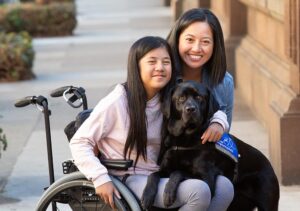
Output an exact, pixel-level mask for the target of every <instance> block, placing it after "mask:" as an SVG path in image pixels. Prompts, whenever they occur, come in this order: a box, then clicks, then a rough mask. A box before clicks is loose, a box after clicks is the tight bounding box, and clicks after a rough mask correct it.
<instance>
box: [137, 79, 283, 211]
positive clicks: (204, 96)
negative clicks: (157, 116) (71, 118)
mask: <svg viewBox="0 0 300 211" xmlns="http://www.w3.org/2000/svg"><path fill="white" fill-rule="evenodd" d="M218 109H219V105H218V103H217V102H216V100H215V98H214V96H213V95H212V94H211V92H210V90H209V89H208V88H206V87H205V86H203V85H201V84H199V83H196V82H192V81H188V82H182V83H179V84H178V85H177V86H176V87H175V89H174V90H173V91H172V93H171V94H170V97H169V99H166V100H165V102H164V103H163V111H164V120H165V126H166V128H167V133H168V134H167V135H166V138H165V139H164V140H163V143H162V146H161V153H160V154H161V155H160V158H159V162H160V170H159V171H158V172H155V173H153V174H151V175H150V176H149V178H148V182H147V185H146V187H145V190H144V193H143V197H142V202H141V203H142V206H143V208H144V209H149V208H150V207H151V205H152V204H153V201H154V198H155V195H156V192H157V185H158V182H159V179H160V178H161V177H170V179H169V182H168V183H167V185H166V188H165V193H164V203H165V205H166V206H170V205H172V204H173V202H174V200H175V198H176V191H177V187H178V185H179V183H180V182H181V181H183V180H184V179H187V178H198V179H201V180H204V181H205V182H206V183H207V184H208V186H209V187H210V190H211V193H212V196H213V194H214V191H215V182H216V178H217V176H218V175H224V176H226V177H227V178H229V179H230V180H231V181H232V182H233V183H234V192H235V193H234V194H235V195H234V199H233V201H232V203H231V205H230V207H229V208H228V210H232V211H237V210H239V211H252V210H253V209H254V208H255V207H257V208H258V210H259V211H276V210H278V201H279V184H278V180H277V177H276V175H275V173H274V170H273V168H272V166H271V164H270V162H269V161H268V159H267V158H266V157H265V156H264V155H263V154H262V153H261V152H260V151H259V150H257V149H255V148H254V147H252V146H250V145H248V144H246V143H244V142H243V141H241V140H239V139H238V138H236V137H234V136H232V135H230V137H231V138H232V139H233V141H234V142H235V144H236V145H237V148H238V151H239V155H240V157H239V159H238V163H237V164H236V163H235V162H234V161H233V160H232V159H231V158H229V157H228V156H227V155H225V154H223V153H221V152H220V151H217V150H216V148H215V144H214V143H206V144H201V141H200V137H201V136H202V134H203V132H204V131H205V130H206V129H207V127H208V125H209V120H210V118H211V117H212V115H213V114H214V113H215V112H216V111H217V110H218ZM176 148H177V149H176ZM235 165H237V166H236V167H237V169H238V172H237V174H236V173H235V171H234V169H235ZM234 176H236V177H235V178H236V179H235V180H233V178H234Z"/></svg>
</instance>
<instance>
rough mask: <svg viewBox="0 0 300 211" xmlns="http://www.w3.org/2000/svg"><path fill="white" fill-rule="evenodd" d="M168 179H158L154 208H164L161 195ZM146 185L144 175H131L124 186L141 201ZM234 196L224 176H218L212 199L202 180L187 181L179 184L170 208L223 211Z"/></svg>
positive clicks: (192, 210) (229, 183)
mask: <svg viewBox="0 0 300 211" xmlns="http://www.w3.org/2000/svg"><path fill="white" fill-rule="evenodd" d="M168 180H169V179H168V178H162V179H160V182H159V186H158V192H157V195H156V198H155V201H154V206H156V207H160V208H165V206H164V203H163V193H164V189H165V185H166V183H167V182H168ZM146 183H147V176H145V175H131V176H129V177H128V178H127V180H126V185H127V186H128V187H129V188H130V189H131V190H132V191H133V192H134V193H135V194H136V196H137V197H138V198H139V199H141V197H142V194H143V190H144V188H145V186H146ZM233 195H234V190H233V185H232V183H231V182H230V180H228V179H227V178H226V177H224V176H218V178H217V182H216V191H215V195H214V197H213V198H211V193H210V190H209V187H208V185H207V184H206V183H205V182H203V181H202V180H198V179H188V180H185V181H183V182H181V183H180V185H179V187H178V190H177V199H176V201H175V202H174V204H173V205H172V206H171V207H170V208H175V207H180V209H179V210H180V211H204V210H206V211H224V210H226V209H227V208H228V206H229V205H230V203H231V201H232V199H233Z"/></svg>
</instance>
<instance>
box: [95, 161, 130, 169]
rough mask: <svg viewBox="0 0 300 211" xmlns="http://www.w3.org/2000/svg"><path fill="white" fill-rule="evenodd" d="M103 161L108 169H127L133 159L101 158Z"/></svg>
mask: <svg viewBox="0 0 300 211" xmlns="http://www.w3.org/2000/svg"><path fill="white" fill-rule="evenodd" d="M100 161H101V163H102V164H103V165H104V166H105V167H106V168H108V169H115V170H127V169H128V168H129V167H131V166H132V164H133V160H123V159H102V158H101V159H100Z"/></svg>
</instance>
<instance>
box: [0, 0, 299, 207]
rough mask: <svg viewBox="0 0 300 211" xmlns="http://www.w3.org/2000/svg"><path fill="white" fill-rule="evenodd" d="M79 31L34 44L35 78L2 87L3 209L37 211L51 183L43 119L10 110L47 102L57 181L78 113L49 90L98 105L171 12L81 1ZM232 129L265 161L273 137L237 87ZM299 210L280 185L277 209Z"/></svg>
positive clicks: (158, 0) (164, 27) (146, 4)
mask: <svg viewBox="0 0 300 211" xmlns="http://www.w3.org/2000/svg"><path fill="white" fill-rule="evenodd" d="M76 3H77V10H78V27H77V28H76V31H75V34H74V36H72V37H63V38H43V39H34V48H35V50H36V59H35V64H34V72H35V74H36V75H37V78H36V79H35V80H32V81H24V82H18V83H3V84H0V96H1V97H0V115H1V116H0V126H1V127H2V128H3V129H4V132H5V133H6V135H7V137H8V139H9V144H8V149H7V151H5V152H4V153H3V154H2V157H1V159H0V167H1V171H0V178H1V180H0V190H3V192H2V193H0V210H1V211H2V210H3V211H11V210H20V211H26V210H28V211H32V210H34V206H35V203H36V202H37V200H38V198H39V196H40V195H41V194H42V192H43V187H45V186H47V185H48V169H47V160H46V145H45V133H44V123H43V116H42V114H41V112H39V111H38V110H37V109H36V108H34V107H33V106H28V107H26V108H22V109H16V108H14V107H13V104H14V101H15V100H16V99H19V98H21V97H24V96H28V95H44V96H45V97H47V98H48V100H49V108H50V109H51V111H52V115H51V120H50V121H51V130H52V141H53V148H54V149H53V151H54V163H55V164H56V165H55V173H56V175H55V176H56V179H57V178H59V177H60V176H62V170H61V166H60V165H61V162H62V161H63V160H65V159H68V158H70V157H71V156H70V152H69V149H68V143H67V141H66V137H65V136H64V133H63V128H64V126H65V125H66V124H67V123H68V122H70V121H71V120H73V118H74V116H75V114H76V113H78V111H79V110H78V109H77V110H76V109H72V108H70V107H69V106H68V105H67V104H66V103H65V102H64V101H63V100H62V99H52V98H50V97H49V93H50V91H51V90H53V89H55V88H58V87H60V86H65V85H74V86H82V87H84V88H85V89H86V92H87V97H88V100H89V107H94V106H95V104H96V103H97V102H98V100H99V99H100V98H101V97H103V96H104V95H105V94H106V93H107V92H108V91H109V90H110V89H111V87H112V86H113V85H114V84H116V83H118V82H123V81H124V80H125V77H126V60H127V53H128V50H129V47H130V45H131V44H132V43H133V42H134V41H135V40H136V39H137V38H140V37H141V36H145V35H158V36H161V37H166V35H167V33H168V31H169V29H170V26H171V9H170V8H166V7H163V6H162V5H163V4H162V3H163V1H162V0H151V1H140V0H122V1H119V0H110V1H105V0H77V2H76ZM231 132H232V133H233V134H235V135H236V136H238V137H240V138H241V139H243V140H245V141H246V142H248V143H250V144H252V145H254V146H255V147H257V148H258V149H260V150H261V151H262V152H263V153H265V154H266V155H267V156H268V153H269V152H268V135H267V133H266V131H265V129H264V128H263V127H262V126H261V124H260V123H259V122H258V121H257V120H256V119H255V118H254V117H253V115H252V114H251V112H250V111H249V109H248V108H247V107H246V106H245V105H244V104H243V101H242V99H241V98H240V96H239V94H238V90H236V99H235V110H234V114H233V123H232V129H231ZM299 208H300V187H299V186H292V187H281V198H280V209H279V210H280V211H297V210H299Z"/></svg>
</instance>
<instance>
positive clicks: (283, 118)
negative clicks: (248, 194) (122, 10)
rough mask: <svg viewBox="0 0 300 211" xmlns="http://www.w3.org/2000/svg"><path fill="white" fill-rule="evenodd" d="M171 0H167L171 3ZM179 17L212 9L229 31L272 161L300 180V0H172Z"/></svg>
mask: <svg viewBox="0 0 300 211" xmlns="http://www.w3.org/2000/svg"><path fill="white" fill-rule="evenodd" d="M167 2H168V1H166V3H167ZM169 3H170V5H171V7H172V9H173V12H174V19H176V18H177V17H178V16H179V15H180V14H182V13H183V12H184V11H186V10H188V9H191V8H195V7H206V8H209V9H211V10H212V11H213V12H214V13H215V14H216V15H217V16H218V18H219V20H220V22H221V24H222V28H223V30H224V36H225V45H226V51H227V60H228V69H229V70H231V71H232V72H231V73H232V74H233V76H234V78H235V85H236V89H238V91H239V93H240V95H241V97H242V98H243V100H244V101H245V102H246V104H247V105H248V106H249V108H250V109H251V110H252V112H253V114H254V115H255V116H256V118H257V119H258V120H259V121H260V122H261V123H262V124H263V125H264V126H265V128H266V129H267V131H268V134H269V139H270V140H269V143H270V145H269V152H270V160H271V162H272V165H273V167H274V169H275V171H276V174H277V176H278V177H279V179H280V182H281V183H282V184H283V185H293V184H300V164H299V163H298V155H299V154H300V134H298V132H299V131H300V95H299V94H300V77H299V71H300V3H299V0H171V1H169Z"/></svg>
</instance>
